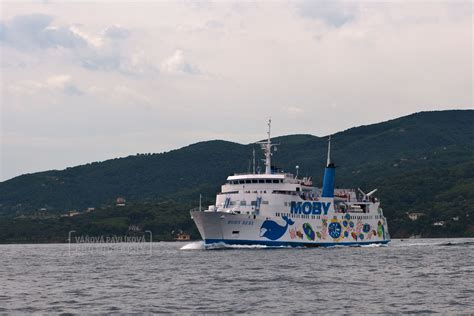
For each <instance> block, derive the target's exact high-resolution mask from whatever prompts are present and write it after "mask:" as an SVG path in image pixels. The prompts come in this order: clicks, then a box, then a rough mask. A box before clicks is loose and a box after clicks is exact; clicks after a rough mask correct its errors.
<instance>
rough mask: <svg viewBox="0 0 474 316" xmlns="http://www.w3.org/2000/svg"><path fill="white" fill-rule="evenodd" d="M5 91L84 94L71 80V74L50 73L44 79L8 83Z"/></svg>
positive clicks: (29, 93) (31, 93)
mask: <svg viewBox="0 0 474 316" xmlns="http://www.w3.org/2000/svg"><path fill="white" fill-rule="evenodd" d="M7 91H8V92H10V93H12V94H15V95H19V96H22V95H23V96H24V95H33V94H37V93H43V92H45V91H49V92H60V93H63V94H66V95H69V96H74V95H76V96H79V95H84V94H85V93H84V91H82V90H81V89H80V88H79V87H78V86H77V85H76V84H75V83H74V82H73V80H72V77H71V75H65V74H60V75H52V76H49V77H48V78H46V79H45V80H44V81H34V80H25V81H22V82H19V83H14V84H10V85H8V87H7Z"/></svg>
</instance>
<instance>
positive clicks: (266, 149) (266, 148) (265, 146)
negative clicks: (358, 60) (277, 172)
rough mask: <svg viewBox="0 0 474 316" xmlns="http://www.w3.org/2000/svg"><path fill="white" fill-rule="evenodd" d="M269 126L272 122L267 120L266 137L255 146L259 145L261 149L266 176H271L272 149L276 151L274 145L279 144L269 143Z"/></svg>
mask: <svg viewBox="0 0 474 316" xmlns="http://www.w3.org/2000/svg"><path fill="white" fill-rule="evenodd" d="M271 126H272V120H271V119H269V120H268V132H267V134H268V137H267V140H266V141H263V142H257V144H260V146H261V147H262V150H263V153H264V154H265V159H264V161H265V173H266V174H271V173H272V147H274V148H275V149H276V147H275V146H276V145H279V144H272V141H271Z"/></svg>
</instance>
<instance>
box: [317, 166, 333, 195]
mask: <svg viewBox="0 0 474 316" xmlns="http://www.w3.org/2000/svg"><path fill="white" fill-rule="evenodd" d="M335 174H336V167H334V164H330V165H329V166H327V167H326V169H324V178H323V194H322V195H321V196H322V197H328V198H332V197H334V175H335Z"/></svg>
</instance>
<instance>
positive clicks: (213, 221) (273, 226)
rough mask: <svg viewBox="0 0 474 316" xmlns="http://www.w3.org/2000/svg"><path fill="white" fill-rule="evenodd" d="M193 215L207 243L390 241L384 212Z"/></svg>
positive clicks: (346, 243) (348, 243)
mask: <svg viewBox="0 0 474 316" xmlns="http://www.w3.org/2000/svg"><path fill="white" fill-rule="evenodd" d="M191 216H192V218H193V219H194V222H195V223H196V225H197V227H198V230H199V232H200V234H201V236H202V238H203V240H204V242H205V244H206V245H212V244H219V243H223V244H227V245H265V246H274V247H280V246H290V247H318V246H322V247H325V246H326V247H327V246H335V245H343V246H361V245H369V244H387V243H388V242H389V241H390V237H389V234H388V230H387V224H386V220H385V218H384V217H383V216H368V215H366V214H360V215H353V214H351V215H349V214H338V215H336V216H299V215H294V216H293V217H291V216H290V217H287V218H286V219H284V218H282V217H278V218H273V217H272V218H269V217H263V216H258V215H247V214H232V213H224V212H210V211H192V212H191ZM301 217H308V218H301ZM313 217H314V218H313Z"/></svg>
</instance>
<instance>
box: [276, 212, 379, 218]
mask: <svg viewBox="0 0 474 316" xmlns="http://www.w3.org/2000/svg"><path fill="white" fill-rule="evenodd" d="M275 216H278V217H282V216H286V217H292V218H306V219H310V218H311V219H321V216H320V215H303V214H291V213H275ZM335 218H337V217H335ZM381 218H382V216H380V215H375V216H351V217H350V219H381ZM342 219H344V217H342Z"/></svg>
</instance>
